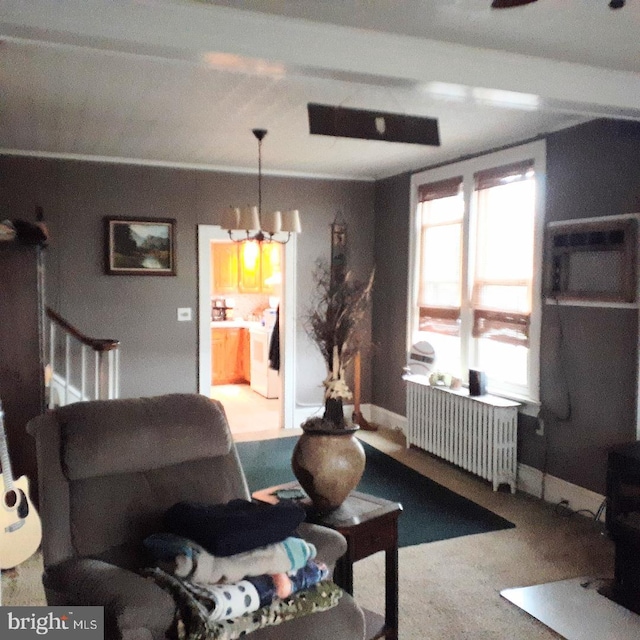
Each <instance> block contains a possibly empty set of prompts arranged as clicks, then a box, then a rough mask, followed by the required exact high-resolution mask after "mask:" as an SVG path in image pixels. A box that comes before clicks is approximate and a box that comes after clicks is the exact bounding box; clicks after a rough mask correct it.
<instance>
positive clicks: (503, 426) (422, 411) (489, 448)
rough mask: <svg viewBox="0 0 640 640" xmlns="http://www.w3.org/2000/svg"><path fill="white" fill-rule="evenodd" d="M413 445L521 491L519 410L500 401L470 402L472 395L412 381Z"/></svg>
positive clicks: (409, 432) (495, 484)
mask: <svg viewBox="0 0 640 640" xmlns="http://www.w3.org/2000/svg"><path fill="white" fill-rule="evenodd" d="M405 379H406V381H407V446H410V445H412V444H413V445H416V446H417V447H420V448H421V449H424V450H425V451H428V452H429V453H432V454H434V455H436V456H438V457H439V458H443V459H444V460H446V461H447V462H452V463H453V464H455V465H457V466H459V467H462V468H463V469H466V470H467V471H470V472H471V473H474V474H476V475H478V476H480V477H481V478H485V479H486V480H489V482H491V483H493V490H494V491H497V489H498V487H499V486H500V485H501V484H508V485H509V486H510V487H511V493H515V491H516V476H517V455H516V454H517V451H516V450H517V439H518V406H519V404H518V403H517V402H512V401H510V400H505V399H504V398H499V397H497V396H491V395H484V396H475V397H469V395H468V392H467V391H466V390H460V391H452V390H450V389H446V388H442V387H435V386H434V387H432V386H430V385H429V384H428V383H427V382H426V378H425V377H424V376H406V377H405Z"/></svg>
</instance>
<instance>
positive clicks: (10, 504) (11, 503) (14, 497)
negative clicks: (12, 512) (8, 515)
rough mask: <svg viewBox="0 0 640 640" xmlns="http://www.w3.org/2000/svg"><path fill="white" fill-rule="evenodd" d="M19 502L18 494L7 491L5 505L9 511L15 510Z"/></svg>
mask: <svg viewBox="0 0 640 640" xmlns="http://www.w3.org/2000/svg"><path fill="white" fill-rule="evenodd" d="M17 502H18V494H17V493H16V492H15V491H13V489H12V490H10V491H7V492H6V493H5V494H4V503H5V505H6V506H7V508H8V509H13V508H14V507H15V506H16V503H17Z"/></svg>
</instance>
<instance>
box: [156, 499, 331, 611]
mask: <svg viewBox="0 0 640 640" xmlns="http://www.w3.org/2000/svg"><path fill="white" fill-rule="evenodd" d="M304 517H305V513H304V510H303V509H302V508H301V507H299V506H298V505H296V504H293V503H280V504H278V505H261V504H255V503H252V502H248V501H246V500H233V501H231V502H229V503H227V504H224V505H203V504H198V503H189V502H180V503H178V504H175V505H174V506H173V507H171V509H169V510H168V511H167V513H166V514H165V518H164V526H165V529H166V531H165V532H162V533H156V534H153V535H151V536H149V537H147V538H146V539H145V540H144V546H145V548H146V549H147V551H148V552H149V554H150V555H151V557H152V559H153V561H154V563H155V564H156V565H157V566H158V567H159V568H160V569H162V570H163V571H165V572H167V573H171V574H173V575H174V576H176V577H177V578H179V579H180V580H181V581H182V583H183V584H184V586H185V588H187V589H188V590H189V591H190V592H191V593H192V594H193V595H194V596H197V597H198V598H199V599H200V600H201V601H203V600H204V601H205V602H206V604H207V610H208V612H209V613H208V617H209V620H211V621H216V620H224V619H229V618H235V617H238V616H241V615H243V614H246V613H249V612H253V611H256V610H257V609H259V608H261V607H264V606H266V605H269V604H271V603H272V602H273V601H274V600H275V599H276V598H286V597H289V596H290V595H292V594H294V593H296V592H298V591H300V590H302V589H308V588H309V587H311V586H312V585H315V584H318V583H319V582H321V581H322V580H325V579H326V578H327V576H328V574H329V570H328V568H327V567H326V565H324V564H322V563H316V562H315V561H314V558H315V556H316V548H315V547H314V546H313V545H312V544H309V543H308V542H306V541H305V540H303V539H302V538H298V537H296V536H295V535H292V534H293V533H294V531H295V529H296V528H297V527H298V525H299V524H300V523H301V522H302V521H303V520H304Z"/></svg>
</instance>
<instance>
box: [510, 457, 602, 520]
mask: <svg viewBox="0 0 640 640" xmlns="http://www.w3.org/2000/svg"><path fill="white" fill-rule="evenodd" d="M518 489H520V490H521V491H524V492H525V493H529V494H531V495H533V496H536V497H537V498H542V499H543V500H544V501H545V502H549V503H551V504H559V503H560V502H562V501H563V500H566V501H567V503H568V504H567V508H568V509H570V510H571V511H579V510H581V509H586V510H588V511H591V512H592V513H594V514H595V513H597V512H598V510H599V509H600V506H601V505H602V502H603V501H604V499H605V497H604V496H603V495H600V494H599V493H596V492H595V491H591V490H590V489H585V488H584V487H580V486H578V485H577V484H572V483H571V482H567V481H566V480H562V479H561V478H557V477H556V476H552V475H549V474H544V473H543V472H542V471H540V470H539V469H535V468H534V467H530V466H529V465H526V464H522V463H519V464H518ZM605 513H606V510H605V509H603V510H602V513H601V514H600V518H599V520H600V521H602V522H604V519H605Z"/></svg>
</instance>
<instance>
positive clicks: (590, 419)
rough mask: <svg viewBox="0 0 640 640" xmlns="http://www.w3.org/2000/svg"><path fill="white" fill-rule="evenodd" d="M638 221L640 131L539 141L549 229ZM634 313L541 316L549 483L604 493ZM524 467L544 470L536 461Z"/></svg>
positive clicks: (620, 427)
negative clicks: (598, 220)
mask: <svg viewBox="0 0 640 640" xmlns="http://www.w3.org/2000/svg"><path fill="white" fill-rule="evenodd" d="M632 212H640V125H638V124H637V123H620V122H614V121H606V120H599V121H594V122H590V123H587V124H585V125H582V126H579V127H575V128H572V129H568V130H566V131H561V132H557V133H554V134H553V135H550V136H549V137H548V139H547V210H546V220H547V222H551V221H555V220H569V219H572V218H591V217H596V216H608V215H616V214H621V213H632ZM637 345H638V311H637V310H635V309H602V308H595V307H570V306H559V307H556V306H550V305H545V306H543V310H542V349H541V363H540V364H541V370H540V377H541V385H540V396H541V400H542V404H543V409H544V410H545V411H544V413H543V415H544V419H545V438H546V452H547V456H546V457H547V463H546V468H547V470H548V472H549V473H551V474H552V475H554V476H557V477H560V478H562V479H564V480H568V481H569V482H573V483H575V484H578V485H580V486H583V487H586V488H588V489H591V490H593V491H597V492H599V493H604V491H605V477H606V476H605V473H606V462H607V451H608V449H609V448H610V447H611V446H612V445H614V444H618V443H621V442H628V441H631V440H635V439H636V425H635V423H636V402H637V395H638V394H637V392H638V380H637V363H638V350H637ZM528 454H529V451H528V447H527V443H526V442H525V443H524V447H523V451H522V459H523V462H528V463H529V464H532V463H533V464H535V466H538V467H539V468H543V464H541V463H543V460H530V461H528Z"/></svg>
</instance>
